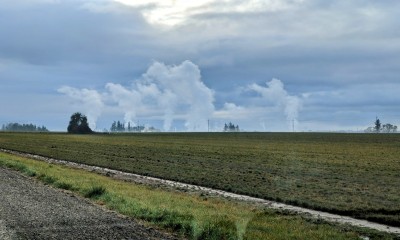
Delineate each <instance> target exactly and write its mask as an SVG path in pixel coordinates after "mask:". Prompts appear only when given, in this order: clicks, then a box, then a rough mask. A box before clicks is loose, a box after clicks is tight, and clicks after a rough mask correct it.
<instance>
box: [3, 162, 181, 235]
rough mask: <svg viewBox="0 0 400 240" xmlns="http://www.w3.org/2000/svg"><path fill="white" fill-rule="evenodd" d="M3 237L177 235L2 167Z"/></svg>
mask: <svg viewBox="0 0 400 240" xmlns="http://www.w3.org/2000/svg"><path fill="white" fill-rule="evenodd" d="M0 180H1V181H0V193H1V194H0V239H5V240H8V239H175V238H174V237H172V236H170V235H168V234H167V233H162V232H159V231H157V230H155V229H153V228H149V227H146V226H143V225H141V224H140V223H138V222H135V221H134V220H132V219H128V218H124V217H121V216H120V215H118V214H116V213H114V212H111V211H107V210H105V209H103V208H102V207H100V206H96V205H94V204H91V203H90V202H89V201H87V200H85V199H83V198H81V197H77V196H75V195H73V194H71V193H68V192H64V191H61V190H58V189H54V188H51V187H49V186H45V185H44V184H42V183H40V182H38V181H35V180H34V179H31V178H29V177H25V176H23V175H21V174H20V173H18V172H15V171H12V170H9V169H5V168H0Z"/></svg>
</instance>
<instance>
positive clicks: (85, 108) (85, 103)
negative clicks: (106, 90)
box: [57, 86, 104, 129]
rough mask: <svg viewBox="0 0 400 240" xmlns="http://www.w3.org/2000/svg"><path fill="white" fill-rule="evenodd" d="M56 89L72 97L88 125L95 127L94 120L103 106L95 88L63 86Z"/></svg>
mask: <svg viewBox="0 0 400 240" xmlns="http://www.w3.org/2000/svg"><path fill="white" fill-rule="evenodd" d="M57 91H58V92H59V93H63V94H65V95H67V96H69V97H70V98H72V99H73V103H74V104H75V105H76V107H77V108H78V110H79V111H81V112H82V113H84V114H85V115H86V116H87V118H88V122H89V126H90V127H91V128H92V129H96V121H97V119H98V117H99V116H100V114H101V112H102V109H103V107H104V103H103V100H102V97H101V95H100V94H99V93H98V92H97V91H96V90H90V89H86V88H83V89H77V88H72V87H68V86H64V87H61V88H59V89H58V90H57Z"/></svg>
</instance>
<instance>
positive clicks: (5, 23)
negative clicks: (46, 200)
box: [0, 0, 400, 132]
mask: <svg viewBox="0 0 400 240" xmlns="http://www.w3.org/2000/svg"><path fill="white" fill-rule="evenodd" d="M399 15H400V1H397V0H381V1H375V0H353V1H347V0H337V1H325V0H223V1H221V0H219V1H217V0H203V1H201V0H199V1H189V0H175V1H174V0H172V1H166V0H165V1H156V0H87V1H83V0H68V1H62V0H29V1H26V0H2V1H1V4H0V106H1V107H0V124H7V123H10V122H18V123H33V124H36V125H40V126H41V125H44V126H46V127H47V128H48V129H50V130H53V131H66V128H67V125H68V122H69V118H70V116H71V115H72V114H73V113H74V112H82V113H83V114H85V115H86V116H87V117H88V120H89V124H90V127H91V128H92V129H96V130H97V131H102V130H104V129H109V128H110V127H111V124H112V122H113V121H115V120H120V121H121V122H124V123H126V124H127V123H131V125H145V126H147V127H149V126H154V127H156V128H158V129H160V130H162V131H208V130H210V131H221V130H222V129H223V126H224V123H229V122H232V123H233V124H235V125H239V127H240V129H242V130H244V131H290V132H291V131H342V130H344V131H359V130H363V129H366V128H367V127H369V126H373V124H374V121H375V119H376V117H378V118H379V119H380V120H381V122H382V123H391V124H395V125H400V105H399V103H400V79H399V76H400V22H399V21H398V16H399Z"/></svg>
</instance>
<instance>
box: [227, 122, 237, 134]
mask: <svg viewBox="0 0 400 240" xmlns="http://www.w3.org/2000/svg"><path fill="white" fill-rule="evenodd" d="M224 132H239V125H236V126H235V125H234V124H233V123H231V122H230V123H229V124H226V123H225V126H224Z"/></svg>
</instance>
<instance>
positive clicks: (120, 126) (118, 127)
mask: <svg viewBox="0 0 400 240" xmlns="http://www.w3.org/2000/svg"><path fill="white" fill-rule="evenodd" d="M144 130H145V127H144V126H140V125H139V126H131V123H130V122H128V124H127V126H126V127H125V124H124V123H122V122H121V121H114V122H113V123H112V124H111V128H110V132H143V131H144Z"/></svg>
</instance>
